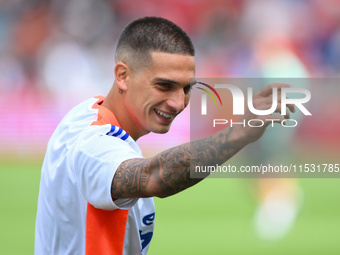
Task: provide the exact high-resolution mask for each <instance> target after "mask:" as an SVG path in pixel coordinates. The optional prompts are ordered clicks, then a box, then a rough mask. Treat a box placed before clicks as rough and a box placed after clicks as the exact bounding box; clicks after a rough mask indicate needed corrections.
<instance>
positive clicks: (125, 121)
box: [102, 84, 149, 141]
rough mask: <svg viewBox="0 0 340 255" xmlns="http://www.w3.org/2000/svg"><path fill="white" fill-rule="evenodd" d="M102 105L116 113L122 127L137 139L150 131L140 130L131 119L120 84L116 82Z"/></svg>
mask: <svg viewBox="0 0 340 255" xmlns="http://www.w3.org/2000/svg"><path fill="white" fill-rule="evenodd" d="M102 106H104V107H106V108H107V109H109V110H110V111H111V112H112V113H113V114H114V115H115V117H116V119H117V120H118V122H119V125H120V127H121V128H122V129H124V130H125V131H126V132H127V133H128V134H129V135H130V136H131V137H132V138H133V139H134V140H135V141H137V140H138V139H139V138H140V137H142V136H143V135H146V134H148V133H149V132H145V131H144V130H139V129H138V128H137V126H136V124H135V123H136V122H135V121H133V120H132V119H131V117H130V115H129V113H128V111H127V109H126V106H125V101H124V94H121V93H120V92H119V88H118V85H116V84H114V85H113V86H112V88H111V90H110V91H109V93H108V94H107V96H106V98H105V100H104V102H103V103H102Z"/></svg>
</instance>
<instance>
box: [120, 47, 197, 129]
mask: <svg viewBox="0 0 340 255" xmlns="http://www.w3.org/2000/svg"><path fill="white" fill-rule="evenodd" d="M151 57H152V62H151V64H150V65H149V66H148V67H146V68H145V69H143V70H141V71H138V72H136V71H135V72H132V74H131V75H130V76H129V77H128V78H127V85H128V87H127V91H126V101H125V104H126V109H127V111H128V114H129V117H130V118H131V123H133V125H135V127H134V129H135V130H134V132H135V133H137V134H140V135H144V134H147V133H148V132H154V133H166V132H168V130H169V128H170V125H171V123H172V121H173V120H174V118H175V117H176V116H177V115H178V114H179V113H180V112H182V111H183V110H184V108H185V107H186V106H187V105H188V103H189V98H190V81H191V79H192V78H194V76H195V61H194V57H192V56H186V55H179V54H169V53H163V52H152V53H151Z"/></svg>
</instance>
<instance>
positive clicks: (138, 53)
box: [116, 17, 195, 65]
mask: <svg viewBox="0 0 340 255" xmlns="http://www.w3.org/2000/svg"><path fill="white" fill-rule="evenodd" d="M152 51H156V52H165V53H171V54H181V55H189V56H195V49H194V46H193V43H192V41H191V39H190V37H189V36H188V35H187V33H186V32H184V30H183V29H181V28H180V27H179V26H177V25H176V24H174V23H173V22H171V21H169V20H167V19H164V18H160V17H144V18H141V19H137V20H135V21H133V22H131V23H130V24H129V25H127V26H126V27H125V29H124V30H123V32H122V34H121V35H120V37H119V41H118V45H117V49H116V62H119V61H126V62H133V63H126V64H130V65H136V64H137V65H138V62H140V63H139V64H142V63H143V64H144V65H145V64H146V62H147V61H148V60H150V59H151V52H152Z"/></svg>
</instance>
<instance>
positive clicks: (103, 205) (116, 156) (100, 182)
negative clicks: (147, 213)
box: [71, 126, 142, 210]
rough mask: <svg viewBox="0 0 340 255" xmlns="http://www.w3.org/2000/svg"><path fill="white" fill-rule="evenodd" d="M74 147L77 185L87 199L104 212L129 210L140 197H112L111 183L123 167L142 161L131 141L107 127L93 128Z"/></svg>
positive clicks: (73, 159)
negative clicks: (108, 131)
mask: <svg viewBox="0 0 340 255" xmlns="http://www.w3.org/2000/svg"><path fill="white" fill-rule="evenodd" d="M90 129H91V131H90V132H85V134H82V135H81V136H80V137H79V139H78V141H77V142H76V143H75V144H74V146H72V153H71V157H72V160H71V162H73V170H74V175H75V179H76V181H77V184H78V186H79V188H80V190H81V193H82V194H83V196H84V198H85V200H86V201H87V202H88V203H90V204H91V205H93V206H94V207H96V208H99V209H104V210H114V209H117V208H120V209H129V208H131V207H132V206H133V205H134V204H135V203H136V202H137V200H138V198H122V199H117V200H115V201H113V200H112V198H111V183H112V179H113V177H114V175H115V173H116V170H117V169H118V167H119V165H120V164H121V163H122V162H124V161H126V160H128V159H132V158H142V155H141V154H140V153H139V152H138V151H136V150H135V149H133V148H132V147H131V145H130V144H129V142H127V141H124V140H122V139H120V138H118V137H114V136H109V135H107V134H106V132H107V129H106V128H105V126H104V127H103V126H92V127H91V128H90Z"/></svg>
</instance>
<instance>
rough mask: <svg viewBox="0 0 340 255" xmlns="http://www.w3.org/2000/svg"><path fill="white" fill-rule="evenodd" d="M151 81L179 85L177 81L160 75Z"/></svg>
mask: <svg viewBox="0 0 340 255" xmlns="http://www.w3.org/2000/svg"><path fill="white" fill-rule="evenodd" d="M152 81H153V83H162V82H163V83H172V84H176V85H179V82H178V81H174V80H170V79H167V78H161V77H156V78H154V79H153V80H152Z"/></svg>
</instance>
